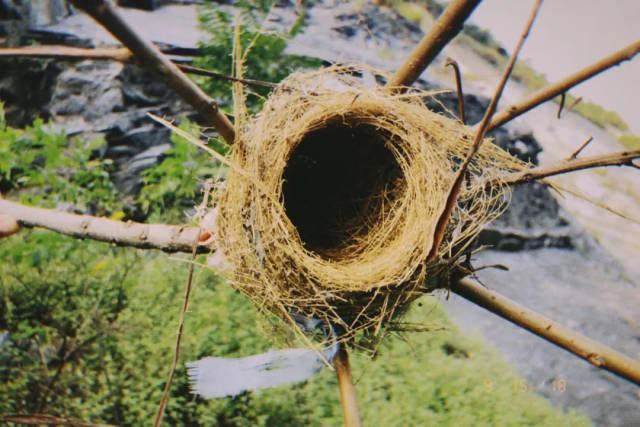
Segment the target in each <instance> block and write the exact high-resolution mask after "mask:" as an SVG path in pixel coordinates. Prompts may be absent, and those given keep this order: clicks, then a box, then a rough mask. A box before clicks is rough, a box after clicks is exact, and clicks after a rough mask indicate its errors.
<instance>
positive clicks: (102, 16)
mask: <svg viewBox="0 0 640 427" xmlns="http://www.w3.org/2000/svg"><path fill="white" fill-rule="evenodd" d="M70 1H71V3H72V4H73V5H74V6H75V7H77V8H79V9H82V10H84V11H85V12H87V13H88V14H89V15H91V17H92V18H93V19H95V20H96V21H97V22H98V23H99V24H101V25H102V26H103V27H105V28H106V29H107V30H108V31H109V32H111V33H112V34H113V35H114V36H115V37H116V38H117V39H118V40H120V42H121V43H122V44H123V45H124V46H126V47H127V48H129V50H131V52H133V54H134V55H135V57H136V59H137V60H138V61H140V63H141V64H142V65H143V66H145V67H147V68H148V69H150V70H151V71H154V72H156V73H157V74H159V75H160V77H161V78H162V80H164V82H165V83H166V84H167V85H169V86H170V87H171V88H172V89H173V90H175V91H176V92H177V93H178V94H179V95H180V97H181V98H182V99H184V100H185V101H186V102H188V103H189V104H190V105H191V106H192V107H193V108H195V109H196V111H198V112H199V113H200V114H201V115H202V116H203V117H204V118H206V119H207V120H208V121H209V122H210V123H211V124H212V125H213V127H214V128H215V129H216V130H217V131H218V133H219V134H220V135H221V136H222V137H223V138H224V139H225V141H227V142H228V143H229V144H233V140H234V138H235V131H234V129H233V124H232V123H231V122H230V121H229V119H228V118H227V116H225V115H224V113H223V112H222V111H220V109H219V108H218V104H217V103H216V101H215V100H213V99H212V98H210V97H209V96H208V95H207V94H205V93H204V92H203V91H202V89H200V88H199V87H198V86H197V85H196V84H195V83H194V82H192V81H191V80H189V78H188V77H187V76H185V75H184V74H183V73H182V71H180V69H178V67H177V66H176V65H175V64H173V63H172V62H171V61H169V59H168V58H167V57H166V56H165V55H163V54H162V53H161V52H160V50H158V48H157V47H155V46H154V45H152V44H151V43H149V42H148V41H146V40H144V39H142V38H141V37H140V36H139V35H138V34H137V33H136V32H135V31H134V30H133V29H132V28H131V27H130V26H129V25H128V24H127V23H126V22H125V21H124V19H122V17H121V16H120V15H119V14H118V12H117V11H116V9H115V8H114V7H113V5H112V4H111V2H110V1H108V0H70Z"/></svg>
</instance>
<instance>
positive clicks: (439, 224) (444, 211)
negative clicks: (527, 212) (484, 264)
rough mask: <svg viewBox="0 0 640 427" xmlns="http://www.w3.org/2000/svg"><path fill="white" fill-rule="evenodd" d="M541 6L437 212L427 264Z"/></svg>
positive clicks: (435, 251)
mask: <svg viewBox="0 0 640 427" xmlns="http://www.w3.org/2000/svg"><path fill="white" fill-rule="evenodd" d="M541 4H542V0H537V1H536V3H535V4H534V6H533V9H532V11H531V14H530V15H529V20H528V21H527V24H526V25H525V29H524V31H523V32H522V35H521V36H520V39H519V40H518V44H517V45H516V48H515V50H514V52H513V55H511V59H510V60H509V63H508V64H507V68H506V69H505V71H504V74H503V75H502V79H501V80H500V83H498V87H497V89H496V92H495V93H494V94H493V98H491V102H490V103H489V107H487V111H486V112H485V114H484V117H483V118H482V122H481V123H480V125H479V127H478V130H477V132H476V136H475V139H474V141H473V144H472V146H471V149H470V150H469V152H468V153H467V156H466V157H465V159H464V161H463V162H462V165H461V166H460V169H458V171H457V172H456V176H455V178H454V180H453V183H452V184H451V188H450V189H449V193H448V194H447V197H446V198H445V199H444V201H443V204H442V206H441V207H440V210H439V212H438V220H437V221H436V225H435V227H434V229H433V234H432V237H431V248H430V249H429V254H428V255H427V262H431V261H433V260H434V259H435V258H436V257H437V256H438V248H439V246H440V242H442V239H443V238H444V235H445V231H446V229H447V224H448V223H449V218H450V217H451V214H452V212H453V209H454V208H455V206H456V204H457V201H458V195H459V194H460V189H461V187H462V183H463V182H464V179H465V176H466V172H467V167H468V166H469V164H470V163H471V159H472V158H473V155H474V154H475V153H476V152H477V151H478V149H479V148H480V145H481V144H482V141H483V140H484V137H485V135H486V134H487V127H488V125H489V122H490V120H491V117H492V116H493V113H494V112H495V110H496V106H497V105H498V101H499V100H500V96H501V95H502V91H503V90H504V87H505V85H506V84H507V80H508V79H509V75H510V74H511V70H513V66H514V65H515V62H516V59H518V53H519V52H520V49H521V48H522V45H523V44H524V42H525V40H526V39H527V36H528V35H529V32H530V31H531V27H532V26H533V21H534V20H535V18H536V15H537V14H538V10H539V9H540V5H541Z"/></svg>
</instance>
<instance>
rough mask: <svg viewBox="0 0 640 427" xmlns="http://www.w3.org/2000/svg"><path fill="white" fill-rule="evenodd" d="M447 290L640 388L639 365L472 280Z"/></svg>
mask: <svg viewBox="0 0 640 427" xmlns="http://www.w3.org/2000/svg"><path fill="white" fill-rule="evenodd" d="M451 290H452V291H453V292H455V293H456V294H458V295H460V296H461V297H463V298H466V299H468V300H469V301H471V302H473V303H475V304H477V305H479V306H481V307H483V308H486V309H487V310H489V311H490V312H492V313H494V314H497V315H498V316H500V317H502V318H504V319H507V320H509V321H510V322H513V323H515V324H516V325H518V326H520V327H522V328H524V329H526V330H528V331H530V332H533V333H534V334H536V335H538V336H539V337H542V338H544V339H546V340H547V341H549V342H551V343H553V344H555V345H557V346H559V347H562V348H564V349H565V350H567V351H569V352H571V353H573V354H575V355H576V356H578V357H581V358H583V359H584V360H586V361H588V362H589V363H591V364H593V365H594V366H597V367H598V368H602V369H605V370H607V371H609V372H613V373H614V374H616V375H619V376H621V377H622V378H625V379H627V380H629V381H631V382H633V383H635V384H638V385H640V362H638V361H636V360H633V359H631V358H630V357H627V356H625V355H624V354H621V353H618V352H617V351H615V350H612V349H610V348H609V347H607V346H604V345H602V344H600V343H598V342H596V341H593V340H591V339H589V338H587V337H585V336H583V335H581V334H579V333H577V332H574V331H572V330H571V329H568V328H566V327H564V326H562V325H560V324H558V323H556V322H554V321H553V320H551V319H549V318H547V317H545V316H543V315H542V314H539V313H536V312H535V311H532V310H529V309H528V308H526V307H524V306H522V305H520V304H518V303H516V302H515V301H512V300H510V299H509V298H506V297H504V296H502V295H500V294H499V293H497V292H495V291H492V290H489V289H486V288H484V287H482V286H480V285H479V284H477V283H475V282H474V281H473V280H470V279H466V278H465V279H462V280H460V281H458V282H456V283H452V284H451Z"/></svg>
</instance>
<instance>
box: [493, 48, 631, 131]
mask: <svg viewBox="0 0 640 427" xmlns="http://www.w3.org/2000/svg"><path fill="white" fill-rule="evenodd" d="M638 52H640V40H638V41H636V42H634V43H631V44H630V45H628V46H627V47H625V48H623V49H620V50H619V51H617V52H615V53H613V54H611V55H609V56H607V57H606V58H603V59H601V60H600V61H598V62H595V63H593V64H591V65H589V66H588V67H586V68H583V69H582V70H580V71H578V72H576V73H574V74H571V75H570V76H568V77H566V78H564V79H563V80H560V81H559V82H558V83H556V84H553V85H551V86H549V87H546V88H544V89H542V90H540V91H538V92H536V93H534V94H533V95H531V96H530V97H529V98H527V99H525V100H523V101H521V102H519V103H518V104H514V105H511V106H510V107H508V108H507V109H506V110H503V111H500V112H499V113H497V114H496V115H495V117H494V118H493V120H491V123H490V124H489V130H492V129H495V128H497V127H498V126H501V125H503V124H505V123H507V122H509V121H511V120H513V119H515V118H516V117H518V116H520V115H521V114H523V113H526V112H527V111H529V110H531V109H532V108H535V107H537V106H538V105H540V104H542V103H543V102H545V101H548V100H549V99H552V98H554V97H556V96H558V95H560V94H561V93H564V92H567V91H568V90H569V89H571V88H572V87H574V86H576V85H578V84H580V83H582V82H583V81H585V80H588V79H590V78H591V77H593V76H595V75H597V74H600V73H601V72H603V71H605V70H607V69H609V68H611V67H613V66H616V65H618V64H620V63H621V62H624V61H630V60H631V59H632V58H633V57H634V56H635V55H636V54H637V53H638ZM573 107H575V105H572V108H573Z"/></svg>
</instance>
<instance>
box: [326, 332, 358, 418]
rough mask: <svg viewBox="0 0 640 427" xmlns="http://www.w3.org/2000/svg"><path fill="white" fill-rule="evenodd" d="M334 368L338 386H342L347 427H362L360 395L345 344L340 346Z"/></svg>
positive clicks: (343, 411) (341, 395)
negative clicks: (354, 382)
mask: <svg viewBox="0 0 640 427" xmlns="http://www.w3.org/2000/svg"><path fill="white" fill-rule="evenodd" d="M333 366H334V368H335V369H336V375H337V377H338V385H339V386H340V402H341V403H342V415H343V418H344V425H345V427H360V426H362V422H361V421H360V408H359V406H358V394H357V392H356V387H355V386H354V385H353V378H352V377H351V366H350V365H349V353H347V349H346V348H345V345H344V344H343V343H341V344H340V348H339V349H338V354H336V357H335V358H334V359H333Z"/></svg>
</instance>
